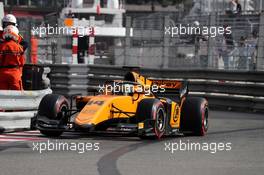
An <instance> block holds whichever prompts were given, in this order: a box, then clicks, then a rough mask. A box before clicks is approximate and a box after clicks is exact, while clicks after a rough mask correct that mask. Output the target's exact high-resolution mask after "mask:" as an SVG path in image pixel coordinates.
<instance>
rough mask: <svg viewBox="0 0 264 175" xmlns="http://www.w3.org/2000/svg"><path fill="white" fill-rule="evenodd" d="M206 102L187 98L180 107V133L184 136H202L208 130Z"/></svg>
mask: <svg viewBox="0 0 264 175" xmlns="http://www.w3.org/2000/svg"><path fill="white" fill-rule="evenodd" d="M208 115H209V108H208V102H207V100H206V99H204V98H200V97H187V98H186V99H185V100H184V102H183V106H182V110H181V119H180V131H181V132H182V133H184V134H185V135H195V136H204V135H205V134H206V132H207V130H208V126H209V125H208Z"/></svg>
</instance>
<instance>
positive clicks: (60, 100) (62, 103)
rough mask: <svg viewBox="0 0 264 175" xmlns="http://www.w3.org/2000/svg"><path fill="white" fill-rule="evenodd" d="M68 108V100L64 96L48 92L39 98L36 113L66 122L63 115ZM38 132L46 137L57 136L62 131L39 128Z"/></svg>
mask: <svg viewBox="0 0 264 175" xmlns="http://www.w3.org/2000/svg"><path fill="white" fill-rule="evenodd" d="M68 109H69V102H68V100H67V99H66V98H65V97H64V96H61V95H56V94H48V95H46V96H44V97H43V99H42V100H41V102H40V104H39V108H38V114H39V115H40V116H45V117H47V118H49V119H51V120H65V121H64V122H67V121H66V120H67V118H63V117H64V116H65V115H67V111H68ZM40 132H41V133H42V134H43V135H45V136H48V137H58V136H60V135H61V134H62V133H63V131H49V130H40Z"/></svg>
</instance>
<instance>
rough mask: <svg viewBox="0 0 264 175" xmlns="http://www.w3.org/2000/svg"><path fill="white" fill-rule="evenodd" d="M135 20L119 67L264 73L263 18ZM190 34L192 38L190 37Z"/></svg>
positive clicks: (158, 17) (164, 17) (156, 16)
mask: <svg viewBox="0 0 264 175" xmlns="http://www.w3.org/2000/svg"><path fill="white" fill-rule="evenodd" d="M130 18H131V26H130V27H131V28H133V37H132V38H130V39H129V42H125V44H126V45H124V46H123V47H122V48H120V47H118V48H116V54H115V59H116V64H121V65H122V64H128V65H138V66H147V67H169V68H184V69H191V68H203V69H207V68H210V69H226V70H256V69H257V68H258V69H263V66H264V65H263V59H264V57H263V52H262V51H261V50H263V46H264V45H263V41H264V36H263V34H261V31H260V29H262V28H263V27H264V26H263V24H260V21H261V15H259V14H254V15H252V14H250V15H239V16H232V15H231V16H230V15H218V14H215V15H204V16H199V18H197V16H188V17H185V18H182V19H179V18H177V17H175V16H173V15H170V14H166V13H163V14H160V13H159V14H152V15H149V16H144V15H143V16H133V15H132V16H131V17H130ZM168 29H169V30H168ZM189 29H190V31H191V30H192V32H188V31H189ZM227 29H228V30H227ZM180 30H182V31H183V32H182V33H181V31H180ZM197 30H199V32H197Z"/></svg>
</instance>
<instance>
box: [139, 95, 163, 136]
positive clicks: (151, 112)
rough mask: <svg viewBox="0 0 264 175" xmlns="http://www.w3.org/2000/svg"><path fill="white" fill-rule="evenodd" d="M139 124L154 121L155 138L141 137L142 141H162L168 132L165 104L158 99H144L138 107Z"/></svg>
mask: <svg viewBox="0 0 264 175" xmlns="http://www.w3.org/2000/svg"><path fill="white" fill-rule="evenodd" d="M136 116H137V119H138V122H144V121H145V120H152V121H154V126H153V132H154V137H151V136H146V135H140V136H139V137H140V138H142V139H153V138H157V139H160V138H161V137H162V136H163V135H164V133H165V130H166V112H165V108H164V106H163V104H162V103H161V102H160V100H158V99H143V100H141V101H140V103H139V105H138V110H137V113H136Z"/></svg>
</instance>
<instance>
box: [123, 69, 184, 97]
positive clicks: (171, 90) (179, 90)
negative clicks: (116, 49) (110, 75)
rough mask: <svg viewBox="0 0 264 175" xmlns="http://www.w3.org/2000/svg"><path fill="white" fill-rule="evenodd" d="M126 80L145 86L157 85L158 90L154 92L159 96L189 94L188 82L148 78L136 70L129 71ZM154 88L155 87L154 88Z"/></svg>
mask: <svg viewBox="0 0 264 175" xmlns="http://www.w3.org/2000/svg"><path fill="white" fill-rule="evenodd" d="M124 79H125V81H132V82H137V83H139V84H141V85H143V86H150V87H152V86H157V87H159V88H158V90H157V91H156V92H153V93H154V94H155V95H157V96H163V95H168V94H178V95H179V97H180V98H182V97H183V96H185V95H187V94H188V82H187V81H185V80H184V81H179V80H169V79H165V80H163V79H150V78H149V79H148V78H146V77H144V76H142V75H140V74H138V73H136V72H128V73H127V74H126V75H125V77H124ZM152 89H153V88H152Z"/></svg>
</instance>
